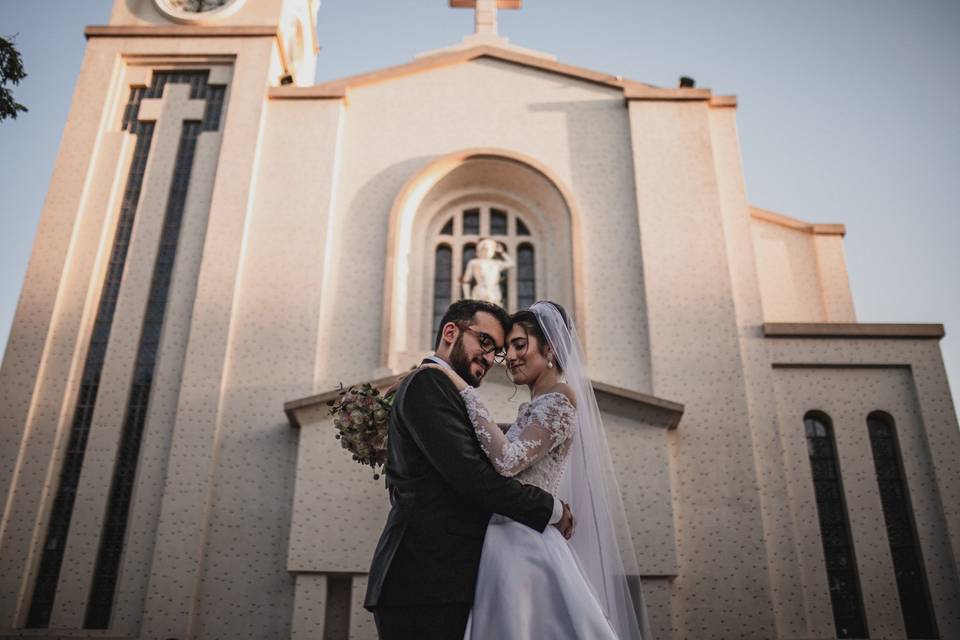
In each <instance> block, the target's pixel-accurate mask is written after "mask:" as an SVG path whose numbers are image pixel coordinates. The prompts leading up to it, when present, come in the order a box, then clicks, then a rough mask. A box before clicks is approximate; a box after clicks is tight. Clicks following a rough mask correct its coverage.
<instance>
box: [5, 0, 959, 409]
mask: <svg viewBox="0 0 960 640" xmlns="http://www.w3.org/2000/svg"><path fill="white" fill-rule="evenodd" d="M248 1H256V0H248ZM111 5H112V0H56V1H55V0H31V2H26V3H25V2H13V1H11V0H0V34H2V35H4V36H10V35H13V34H17V41H16V42H17V45H18V47H19V48H20V50H21V52H22V53H23V55H24V58H25V66H26V70H27V72H28V73H29V74H30V75H29V77H28V78H27V79H26V80H25V81H24V82H23V83H22V84H21V85H20V86H19V87H18V88H16V96H17V98H18V99H19V101H21V102H23V103H25V104H26V105H27V106H28V107H29V108H30V112H29V113H27V114H23V115H21V116H20V117H19V118H18V119H17V120H15V121H11V120H7V121H4V122H3V123H0V269H2V273H3V276H4V277H3V278H2V280H0V345H3V346H4V347H5V346H6V342H7V336H8V333H9V328H10V323H11V322H12V319H13V313H14V310H15V306H16V302H17V298H18V296H19V292H20V287H21V285H22V283H23V277H24V274H25V272H26V266H27V261H28V259H29V255H30V251H31V248H32V245H33V239H34V235H35V232H36V227H37V222H38V220H39V215H40V211H41V208H42V206H43V199H44V197H45V195H46V191H47V187H48V183H49V180H50V175H51V172H52V169H53V163H54V160H55V158H56V154H57V148H58V144H59V140H60V134H61V132H62V129H63V125H64V123H65V121H66V118H67V113H68V110H69V107H70V101H71V97H72V94H73V85H74V82H75V80H76V76H77V73H78V71H79V68H80V61H81V58H82V56H83V50H84V44H85V41H84V38H83V27H84V26H85V25H88V24H106V23H107V20H108V17H109V13H110V7H111ZM319 16H320V26H319V34H320V44H321V46H322V47H323V50H322V51H321V54H320V59H319V68H318V75H317V77H318V80H326V79H333V78H337V77H340V76H344V75H348V74H352V73H356V72H360V71H366V70H370V69H376V68H378V67H383V66H389V65H393V64H398V63H402V62H406V61H409V60H411V59H412V58H413V56H414V55H416V54H417V53H420V52H423V51H428V50H431V49H436V48H439V47H443V46H447V45H450V44H453V43H455V42H458V41H459V40H460V39H461V37H462V36H464V35H466V34H467V33H469V32H471V31H472V30H473V22H472V20H473V17H472V12H471V11H468V10H453V9H449V8H447V2H446V0H402V1H397V0H324V3H323V6H322V7H321V8H320V14H319ZM500 32H501V35H505V36H507V37H508V38H510V40H511V42H513V43H515V44H519V45H522V46H525V47H530V48H533V49H539V50H542V51H547V52H549V53H552V54H554V55H556V56H557V57H558V58H559V59H560V61H562V62H567V63H570V64H575V65H579V66H583V67H587V68H590V69H595V70H598V71H604V72H607V73H611V74H616V75H622V76H624V77H627V78H631V79H634V80H639V81H642V82H649V83H651V84H656V85H660V86H674V85H675V84H676V82H677V78H678V77H679V76H681V75H689V76H692V77H693V78H695V79H696V80H697V85H698V86H701V87H710V88H712V89H713V90H714V91H715V92H716V93H720V94H735V95H737V96H738V98H739V105H740V106H739V109H738V126H739V133H740V141H741V145H742V152H743V162H744V171H745V175H746V181H747V194H748V197H749V199H750V202H751V203H752V204H755V205H757V206H760V207H763V208H766V209H771V210H773V211H777V212H781V213H784V214H787V215H790V216H794V217H798V218H801V219H804V220H808V221H811V222H840V223H843V224H845V225H846V226H847V237H846V240H845V249H846V257H847V266H848V269H849V272H850V280H851V285H852V287H853V293H854V302H855V306H856V310H857V316H858V319H859V320H860V321H861V322H941V323H943V324H944V325H945V326H946V330H947V337H946V338H945V339H944V340H943V342H941V347H942V349H943V353H944V358H945V361H946V364H947V369H948V374H949V375H950V378H951V380H952V382H953V387H954V389H953V397H954V402H955V404H956V403H957V402H958V401H960V389H958V387H960V338H958V337H957V336H956V335H954V334H955V333H960V277H958V275H960V247H958V244H960V206H958V202H960V106H958V105H960V2H957V1H956V0H915V1H907V0H899V1H891V0H841V1H837V0H802V1H801V0H797V1H786V0H764V1H759V0H758V1H740V0H728V1H725V2H716V0H713V1H710V0H696V1H694V0H673V1H663V0H590V1H589V2H587V1H584V0H579V1H574V0H525V2H524V8H523V9H522V10H521V11H502V12H500Z"/></svg>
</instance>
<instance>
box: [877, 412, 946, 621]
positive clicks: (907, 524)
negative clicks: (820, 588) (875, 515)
mask: <svg viewBox="0 0 960 640" xmlns="http://www.w3.org/2000/svg"><path fill="white" fill-rule="evenodd" d="M867 429H868V431H869V432H870V448H871V449H872V450H873V464H874V468H875V469H876V472H877V484H878V485H879V488H880V502H881V504H882V505H883V518H884V521H885V522H886V525H887V539H888V540H889V542H890V555H891V557H892V559H893V568H894V572H895V575H896V579H897V591H898V592H899V594H900V608H901V610H902V613H903V623H904V626H905V627H906V629H907V637H908V638H937V637H939V635H938V634H937V628H936V622H935V620H934V616H933V611H932V608H931V604H930V589H929V587H928V585H927V579H926V574H925V572H924V570H923V556H922V554H921V553H920V545H919V543H918V541H917V532H916V525H915V523H914V520H913V509H912V508H911V506H910V492H909V491H908V489H907V481H906V478H905V477H904V473H903V461H902V459H901V457H900V447H899V445H898V443H897V434H896V430H895V429H894V424H893V418H891V417H890V416H889V415H887V414H884V413H880V412H875V413H871V414H870V415H869V416H868V417H867Z"/></svg>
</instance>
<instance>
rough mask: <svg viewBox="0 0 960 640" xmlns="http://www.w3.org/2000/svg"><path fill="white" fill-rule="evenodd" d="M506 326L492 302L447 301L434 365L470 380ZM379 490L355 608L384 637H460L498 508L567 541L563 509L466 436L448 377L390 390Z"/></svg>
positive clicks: (419, 377)
mask: <svg viewBox="0 0 960 640" xmlns="http://www.w3.org/2000/svg"><path fill="white" fill-rule="evenodd" d="M508 323H509V318H508V316H507V314H506V312H505V311H504V310H503V309H501V308H500V307H499V306H497V305H494V304H491V303H488V302H481V301H477V300H461V301H459V302H455V303H454V304H452V305H450V308H449V309H447V312H446V313H445V314H444V316H443V319H442V320H441V321H440V327H439V329H438V331H437V340H436V344H435V346H434V348H435V349H436V355H434V356H430V357H429V358H428V359H427V360H424V362H428V361H433V362H436V363H437V364H440V365H442V366H448V367H452V368H453V370H454V371H456V372H457V373H458V374H460V377H462V378H463V379H464V380H466V381H467V382H468V383H469V384H471V385H473V386H477V385H479V384H480V382H481V380H483V377H484V375H485V374H486V373H487V371H488V370H489V369H490V367H491V366H493V362H494V357H496V356H498V355H501V354H502V353H503V343H504V336H505V332H506V328H507V324H508ZM386 475H387V486H388V489H389V491H390V503H391V505H392V506H391V509H390V514H389V515H388V516H387V523H386V525H385V526H384V528H383V533H382V534H381V535H380V542H379V543H377V549H376V551H375V552H374V555H373V563H372V565H371V567H370V579H369V584H368V587H367V597H366V600H365V602H364V607H365V608H367V609H369V610H370V611H372V612H373V615H374V619H375V620H376V623H377V631H378V632H379V634H380V638H381V639H383V640H393V639H395V638H417V639H420V638H438V639H440V638H443V639H450V640H454V639H455V640H461V639H462V638H463V634H464V630H465V628H466V624H467V618H468V616H469V614H470V607H471V603H472V602H473V587H474V582H475V581H476V578H477V571H478V568H479V564H480V551H481V549H482V547H483V538H484V535H485V534H486V528H487V522H488V521H489V519H490V516H491V515H492V514H493V513H500V514H502V515H505V516H507V517H509V518H511V519H513V520H515V521H517V522H520V523H522V524H525V525H527V526H528V527H531V528H533V529H536V530H537V531H540V532H542V531H543V530H544V529H545V528H546V527H547V525H548V524H553V525H554V526H556V527H557V528H558V529H560V531H561V533H563V535H564V536H566V537H567V538H569V537H570V535H571V534H572V532H573V516H572V514H571V513H570V508H569V507H568V506H567V505H566V504H563V503H561V501H560V500H558V499H556V498H554V497H552V496H551V495H550V494H549V493H546V492H544V491H542V490H541V489H538V488H537V487H533V486H528V485H524V484H521V483H520V482H518V481H516V480H513V479H511V478H505V477H503V476H501V475H499V474H498V473H497V472H496V470H495V469H494V468H493V465H491V464H490V462H489V461H488V460H487V457H486V456H485V455H484V453H483V451H481V450H480V445H479V443H478V442H477V439H476V436H475V435H474V431H473V425H472V424H471V423H470V418H469V417H468V416H467V409H466V407H465V405H464V403H463V401H462V400H461V398H460V394H459V393H457V390H456V388H455V387H454V386H453V383H451V382H450V379H449V378H448V377H447V376H446V375H444V374H443V372H441V371H437V370H436V369H429V368H427V369H418V370H416V371H414V372H413V373H411V374H410V375H409V376H407V377H406V378H405V379H404V380H403V382H402V383H401V384H400V387H399V389H398V390H397V396H396V398H395V400H394V405H393V410H392V411H391V413H390V428H389V441H388V462H387V471H386Z"/></svg>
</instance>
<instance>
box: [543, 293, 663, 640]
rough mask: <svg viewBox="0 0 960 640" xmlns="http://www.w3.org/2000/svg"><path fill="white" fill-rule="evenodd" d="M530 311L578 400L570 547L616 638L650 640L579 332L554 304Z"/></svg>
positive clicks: (566, 494) (564, 486)
mask: <svg viewBox="0 0 960 640" xmlns="http://www.w3.org/2000/svg"><path fill="white" fill-rule="evenodd" d="M530 311H532V312H533V313H534V314H536V316H537V319H538V320H539V323H540V327H541V328H542V329H543V332H544V335H545V336H546V338H547V342H548V344H549V345H550V347H551V348H552V349H553V352H554V354H555V355H556V357H557V360H558V362H559V363H560V365H561V366H562V367H563V373H564V375H565V377H566V380H567V384H569V385H570V386H571V387H572V388H573V391H574V393H575V394H576V399H577V429H576V433H575V436H574V441H573V446H572V448H571V450H570V457H569V460H568V463H567V464H568V466H567V469H566V473H565V474H564V476H563V480H562V481H561V484H560V496H559V497H560V498H561V499H562V500H565V501H566V502H568V503H569V504H570V508H571V509H572V510H573V515H574V518H576V523H577V527H576V531H575V533H574V536H573V538H572V539H571V540H570V546H571V547H572V548H573V551H574V554H575V555H576V557H577V560H578V561H579V563H580V566H581V568H582V569H583V572H584V574H585V575H586V577H587V580H588V581H589V583H590V586H591V587H592V589H593V591H594V595H596V596H597V599H598V600H599V601H600V604H601V606H602V607H603V609H604V613H605V614H606V615H607V618H608V619H609V620H610V623H611V625H612V626H613V629H614V631H616V633H617V636H618V638H620V640H627V639H631V640H640V639H641V638H642V640H652V637H653V636H652V634H651V632H650V626H649V621H648V619H647V612H646V607H645V605H644V602H643V593H642V591H641V589H640V571H639V568H638V565H637V557H636V553H635V552H634V548H633V541H632V540H631V537H630V528H629V527H628V525H627V516H626V512H625V511H624V508H623V499H622V498H621V496H620V489H619V486H618V485H617V481H616V476H615V474H614V469H613V460H612V459H611V458H610V449H609V447H608V446H607V438H606V434H605V433H604V429H603V422H602V420H601V419H600V409H599V408H598V407H597V398H596V395H595V394H594V392H593V384H592V383H591V381H590V376H589V374H588V372H587V366H586V360H585V359H584V354H583V350H582V349H581V347H580V341H579V339H578V338H577V332H576V328H575V326H574V324H573V320H572V319H569V320H568V321H564V318H563V316H561V314H560V312H559V310H558V309H557V307H556V306H555V305H553V304H552V303H550V302H545V301H540V302H537V303H535V304H533V305H532V306H531V307H530ZM631 582H632V583H633V584H634V587H635V590H634V591H631V589H630V583H631Z"/></svg>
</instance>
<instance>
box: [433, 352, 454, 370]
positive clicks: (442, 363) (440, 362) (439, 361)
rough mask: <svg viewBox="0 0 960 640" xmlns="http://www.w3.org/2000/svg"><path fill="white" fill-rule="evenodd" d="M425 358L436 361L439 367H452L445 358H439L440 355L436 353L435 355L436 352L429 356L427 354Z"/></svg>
mask: <svg viewBox="0 0 960 640" xmlns="http://www.w3.org/2000/svg"><path fill="white" fill-rule="evenodd" d="M427 360H431V361H432V362H436V363H437V364H438V365H440V366H441V367H446V368H447V369H451V370H452V369H453V367H451V366H450V363H449V362H447V361H446V360H444V359H443V358H441V357H440V356H438V355H436V354H434V355H431V356H427Z"/></svg>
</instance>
